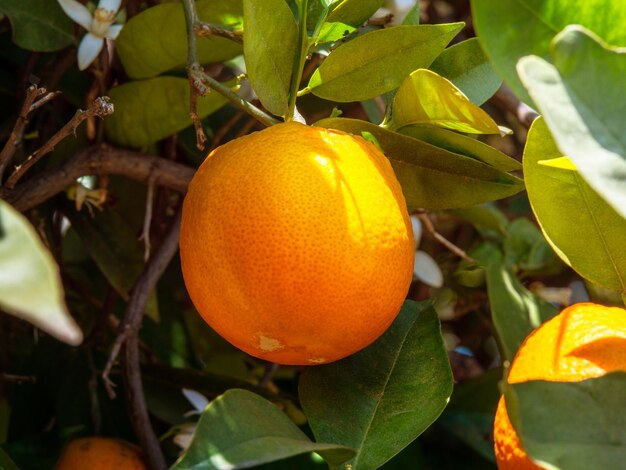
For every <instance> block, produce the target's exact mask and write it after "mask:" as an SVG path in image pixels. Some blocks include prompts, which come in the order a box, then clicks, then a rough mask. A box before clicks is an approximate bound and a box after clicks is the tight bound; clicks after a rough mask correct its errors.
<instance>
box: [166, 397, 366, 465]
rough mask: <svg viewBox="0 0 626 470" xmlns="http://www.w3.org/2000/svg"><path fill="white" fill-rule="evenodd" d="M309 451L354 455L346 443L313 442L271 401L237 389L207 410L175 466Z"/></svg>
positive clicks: (335, 459) (256, 460) (338, 458)
mask: <svg viewBox="0 0 626 470" xmlns="http://www.w3.org/2000/svg"><path fill="white" fill-rule="evenodd" d="M309 452H317V453H318V454H320V455H322V456H323V457H324V459H325V460H326V461H327V462H328V463H329V464H331V465H339V464H341V463H343V462H345V461H346V460H348V459H350V458H351V457H352V456H353V455H354V451H353V450H352V449H349V448H346V447H343V446H340V445H335V444H319V443H316V442H312V441H311V440H310V439H309V438H308V437H307V436H306V434H304V433H303V432H302V431H301V430H300V429H299V428H298V427H297V426H296V425H295V424H294V423H293V422H292V421H290V420H289V418H288V417H287V416H286V415H285V414H284V413H283V412H282V411H281V410H280V409H278V407H277V406H276V405H274V404H273V403H271V402H270V401H267V400H266V399H264V398H262V397H260V396H259V395H256V394H254V393H252V392H249V391H247V390H241V389H232V390H229V391H227V392H226V393H224V394H223V395H221V396H220V397H218V398H217V399H215V400H214V401H213V402H211V404H210V405H209V406H208V407H207V409H206V410H205V411H204V413H202V416H201V418H200V421H198V425H197V428H196V431H195V433H194V436H193V440H192V442H191V445H190V446H189V448H188V449H187V451H186V452H185V453H184V454H183V456H182V457H181V458H180V459H178V461H177V462H176V463H175V464H174V466H173V467H172V470H186V469H189V470H192V469H194V470H195V469H200V468H202V469H206V470H210V469H223V470H227V469H228V470H231V469H237V468H248V467H254V466H257V465H261V464H263V463H267V462H273V461H276V460H281V459H285V458H287V457H292V456H294V455H298V454H302V453H309Z"/></svg>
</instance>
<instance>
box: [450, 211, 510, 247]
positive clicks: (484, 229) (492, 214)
mask: <svg viewBox="0 0 626 470" xmlns="http://www.w3.org/2000/svg"><path fill="white" fill-rule="evenodd" d="M449 212H450V213H451V214H454V215H455V216H457V217H460V218H462V219H464V220H466V221H468V222H470V223H471V224H472V225H474V227H476V229H477V230H478V231H480V232H481V234H482V236H483V237H484V238H495V239H498V240H499V239H501V238H502V237H503V236H504V235H506V228H507V226H508V224H509V220H508V219H507V217H506V215H504V213H503V212H502V211H501V210H500V209H498V208H497V207H495V205H493V204H482V205H480V206H471V207H466V208H463V209H453V210H451V211H449Z"/></svg>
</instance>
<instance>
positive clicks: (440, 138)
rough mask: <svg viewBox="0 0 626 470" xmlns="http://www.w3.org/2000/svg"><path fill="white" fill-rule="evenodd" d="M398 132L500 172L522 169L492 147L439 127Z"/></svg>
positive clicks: (404, 129)
mask: <svg viewBox="0 0 626 470" xmlns="http://www.w3.org/2000/svg"><path fill="white" fill-rule="evenodd" d="M398 132H399V133H400V134H404V135H408V136H409V137H413V138H414V139H418V140H422V141H424V142H428V143H429V144H431V145H434V146H436V147H441V148H443V149H446V150H449V151H450V152H453V153H458V154H460V155H465V156H466V157H471V158H474V159H476V160H478V161H481V162H483V163H486V164H487V165H490V166H492V167H494V168H497V169H498V170H502V171H507V172H509V171H515V170H521V169H522V164H521V163H520V162H518V161H517V160H515V159H514V158H511V157H509V156H508V155H506V154H504V153H502V152H500V151H499V150H498V149H496V148H494V147H492V146H491V145H487V144H485V143H483V142H481V141H480V140H477V139H475V138H473V137H468V136H466V135H463V134H459V133H457V132H454V131H449V130H447V129H442V128H439V127H426V126H405V127H403V128H402V129H398Z"/></svg>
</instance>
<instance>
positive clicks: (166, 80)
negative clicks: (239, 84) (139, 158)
mask: <svg viewBox="0 0 626 470" xmlns="http://www.w3.org/2000/svg"><path fill="white" fill-rule="evenodd" d="M227 84H228V83H227ZM231 84H233V82H231ZM108 94H109V97H110V98H111V101H112V102H113V105H114V106H115V112H114V113H113V114H112V115H111V116H109V117H107V119H106V120H105V121H104V126H105V131H106V134H107V137H108V138H109V139H110V140H111V141H112V142H114V143H116V144H118V145H122V146H127V147H145V146H147V145H150V144H151V143H154V142H156V141H157V140H160V139H163V138H165V137H167V136H169V135H172V134H175V133H176V132H178V131H181V130H183V129H184V128H185V127H187V126H190V125H191V123H192V121H191V118H190V117H189V81H188V80H186V79H184V78H177V77H156V78H150V79H147V80H137V81H134V82H127V83H124V84H122V85H119V86H117V87H114V88H111V89H110V90H109V93H108ZM224 104H226V98H224V97H223V96H222V95H219V94H218V93H216V92H211V93H209V94H208V95H207V96H205V97H199V98H198V109H197V111H198V116H200V117H201V118H203V117H206V116H208V115H209V114H211V113H213V112H215V111H216V110H218V109H219V108H221V107H222V106H223V105H224Z"/></svg>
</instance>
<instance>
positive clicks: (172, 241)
mask: <svg viewBox="0 0 626 470" xmlns="http://www.w3.org/2000/svg"><path fill="white" fill-rule="evenodd" d="M180 220H181V210H180V209H179V210H178V211H177V213H176V216H175V218H174V220H173V221H172V225H171V227H170V230H169V232H168V234H167V236H166V237H165V238H164V239H163V242H162V243H161V246H160V247H159V249H158V250H156V251H155V252H154V255H152V257H151V258H150V260H149V261H148V264H147V265H146V268H145V270H144V271H143V273H142V275H141V277H140V278H139V280H138V281H137V283H136V284H135V286H134V287H133V289H132V291H131V294H130V300H129V302H128V305H127V306H126V310H125V311H124V317H123V319H122V322H121V324H120V328H119V333H118V335H117V337H116V339H115V343H114V347H113V350H112V357H110V358H109V363H112V362H114V361H115V356H113V351H115V352H116V353H117V352H119V350H120V347H121V345H122V344H123V345H124V356H123V360H122V372H123V376H124V383H125V389H126V393H127V398H128V403H129V405H130V409H131V415H132V416H131V418H132V423H133V428H134V430H135V435H136V436H137V439H138V440H139V443H140V444H141V447H142V449H143V451H144V454H145V456H146V460H147V463H148V467H149V468H151V469H153V470H165V469H166V468H167V465H166V463H165V458H164V457H163V453H162V451H161V447H160V445H159V440H158V439H157V437H156V435H155V433H154V430H153V429H152V425H151V423H150V416H149V415H148V408H147V406H146V401H145V395H144V391H143V384H142V382H141V370H140V362H139V345H138V340H139V338H138V334H139V328H140V327H141V321H142V319H143V312H144V311H145V308H146V304H147V303H148V297H149V295H150V292H152V290H153V289H154V288H155V287H156V284H157V282H158V280H159V279H160V278H161V276H162V275H163V272H165V268H167V265H168V264H169V263H170V261H171V260H172V258H173V257H174V255H175V254H176V251H177V250H178V234H179V231H180ZM109 363H107V367H106V368H105V372H106V371H110V369H111V367H110V366H109ZM103 379H104V380H105V383H106V382H107V381H108V382H110V379H109V378H108V376H107V377H105V376H104V373H103Z"/></svg>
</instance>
